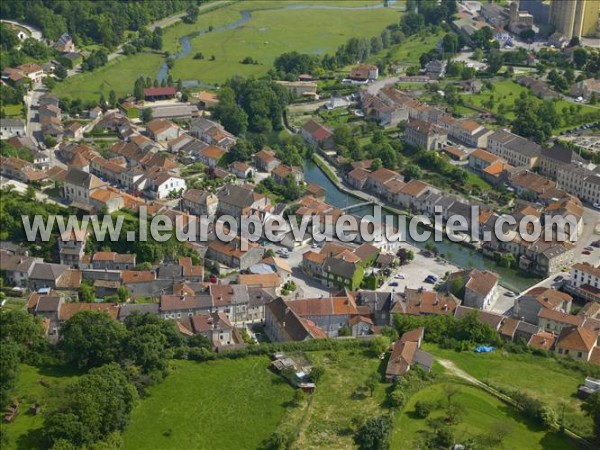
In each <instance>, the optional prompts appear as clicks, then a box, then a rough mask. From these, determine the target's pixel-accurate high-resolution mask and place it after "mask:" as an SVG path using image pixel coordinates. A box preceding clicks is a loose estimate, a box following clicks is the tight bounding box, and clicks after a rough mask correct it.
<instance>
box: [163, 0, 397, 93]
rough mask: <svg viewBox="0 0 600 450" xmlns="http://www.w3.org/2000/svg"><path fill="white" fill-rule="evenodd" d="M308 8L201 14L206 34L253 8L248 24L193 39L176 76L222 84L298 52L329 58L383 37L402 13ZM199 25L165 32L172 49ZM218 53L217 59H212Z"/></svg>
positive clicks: (256, 5) (236, 8) (289, 5)
mask: <svg viewBox="0 0 600 450" xmlns="http://www.w3.org/2000/svg"><path fill="white" fill-rule="evenodd" d="M294 3H297V4H296V5H294ZM321 3H323V2H321ZM337 3H338V2H336V7H350V8H351V7H352V6H350V5H351V4H352V5H353V6H356V5H358V6H365V5H369V4H373V2H365V1H361V2H342V3H347V4H346V5H338V4H337ZM303 4H306V2H243V3H240V4H236V5H232V6H229V7H226V8H221V9H219V10H217V11H214V12H211V13H207V14H205V15H202V16H201V17H200V19H199V21H198V22H199V24H200V30H204V31H205V30H207V29H208V27H209V26H213V27H214V28H215V29H216V28H217V27H219V26H221V25H223V24H225V23H232V22H235V21H236V20H238V19H239V18H240V12H241V11H242V10H251V14H252V16H251V18H250V19H249V20H248V22H246V23H245V24H244V25H243V26H241V27H239V28H235V29H228V30H222V31H217V30H215V31H213V32H211V33H208V34H203V35H200V36H197V37H194V38H192V39H191V46H192V50H191V51H190V52H189V53H188V54H187V55H186V56H185V57H183V58H181V59H179V60H177V61H176V62H175V66H174V68H173V69H172V74H173V77H174V78H176V79H177V78H181V79H184V80H187V79H197V80H200V81H202V82H205V83H222V82H223V81H225V80H226V79H227V78H229V77H231V76H232V75H234V74H239V75H244V76H251V75H256V76H260V75H264V74H265V73H266V72H267V71H268V70H269V69H270V68H271V67H272V64H273V61H274V60H275V58H276V57H277V56H279V55H280V54H282V53H285V52H290V51H298V52H301V53H309V54H316V55H324V54H326V53H329V52H333V51H335V49H336V48H337V47H339V46H340V45H341V44H343V43H345V42H346V41H347V40H348V39H349V38H350V37H359V38H360V37H366V38H370V37H372V36H375V35H378V34H379V33H381V31H382V30H383V29H384V28H385V26H387V25H390V24H392V23H397V22H398V21H399V19H400V14H401V13H400V11H398V10H396V9H391V8H380V9H374V10H352V9H341V10H338V9H301V8H302V5H303ZM311 4H312V3H311ZM318 4H319V2H317V3H316V6H318ZM330 4H331V3H330ZM294 7H297V8H298V9H293V8H294ZM266 8H268V9H266ZM283 8H286V9H283ZM195 25H196V27H192V26H187V25H185V24H181V25H179V24H178V25H175V26H173V27H172V28H168V29H166V30H165V43H166V46H167V50H169V51H171V52H175V51H177V50H178V49H179V44H178V38H179V37H181V36H184V35H186V34H190V33H193V32H194V31H196V30H195V29H194V28H196V29H197V28H198V24H195ZM198 52H201V53H202V54H203V55H204V59H203V60H198V59H194V56H195V54H196V53H198ZM213 55H214V57H215V59H214V60H213V61H211V57H212V56H213ZM246 57H251V58H253V59H254V60H256V61H257V62H258V64H242V63H241V61H242V60H243V59H244V58H246Z"/></svg>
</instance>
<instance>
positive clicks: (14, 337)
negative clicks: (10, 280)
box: [0, 196, 46, 359]
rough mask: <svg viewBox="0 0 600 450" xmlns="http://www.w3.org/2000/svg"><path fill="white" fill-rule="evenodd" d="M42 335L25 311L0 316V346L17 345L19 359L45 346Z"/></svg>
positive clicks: (38, 325)
mask: <svg viewBox="0 0 600 450" xmlns="http://www.w3.org/2000/svg"><path fill="white" fill-rule="evenodd" d="M3 197H5V196H3ZM4 201H6V200H5V199H4ZM44 334H45V333H44V328H43V326H42V324H41V320H40V319H39V318H38V317H35V316H33V315H31V314H28V313H26V312H25V311H3V312H2V313H1V314H0V346H2V347H3V346H4V345H5V344H9V343H13V344H16V345H18V346H19V353H20V355H21V359H23V358H26V357H27V355H28V354H29V353H30V352H33V351H38V350H39V349H40V347H42V346H43V345H45V343H46V340H45V337H44Z"/></svg>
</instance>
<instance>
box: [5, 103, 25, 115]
mask: <svg viewBox="0 0 600 450" xmlns="http://www.w3.org/2000/svg"><path fill="white" fill-rule="evenodd" d="M2 110H3V111H4V113H5V114H6V117H23V105H2Z"/></svg>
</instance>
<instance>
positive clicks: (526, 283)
mask: <svg viewBox="0 0 600 450" xmlns="http://www.w3.org/2000/svg"><path fill="white" fill-rule="evenodd" d="M304 179H305V181H306V182H307V183H315V184H318V185H319V186H321V187H323V188H324V189H325V201H326V202H327V203H329V204H330V205H333V206H335V207H337V208H344V207H346V206H349V205H355V204H357V203H362V202H363V200H361V199H358V198H356V197H354V196H352V195H350V194H347V193H346V192H343V191H340V190H339V189H338V188H337V186H336V185H335V184H333V183H332V182H331V180H330V179H329V178H327V176H326V175H325V173H324V172H323V171H322V170H321V169H320V168H319V167H318V166H317V165H316V164H315V163H313V162H312V161H311V160H307V161H306V163H305V164H304ZM351 214H356V215H359V216H366V215H372V214H373V207H372V206H366V207H362V208H359V209H354V210H352V211H351ZM406 241H407V242H409V243H411V244H412V245H415V246H416V247H419V248H424V247H425V243H421V242H415V241H413V240H412V239H410V236H407V237H406ZM435 245H436V246H437V248H438V251H439V253H440V254H443V255H444V257H445V259H446V260H448V261H450V262H451V263H452V264H454V265H456V266H459V267H464V268H477V269H482V270H485V269H487V270H491V271H493V272H496V273H497V274H499V275H500V280H501V284H502V285H503V286H505V287H506V288H508V289H511V290H513V291H515V292H523V291H525V290H527V289H528V288H529V287H531V286H533V285H534V284H536V283H538V282H539V281H540V280H541V279H540V278H533V277H528V276H524V275H522V274H521V273H519V272H517V271H515V270H512V269H507V268H505V267H501V266H499V265H498V264H496V262H495V261H493V260H492V259H490V258H486V257H484V256H483V254H481V253H479V252H477V251H476V250H473V249H471V248H469V247H466V246H464V245H461V244H458V243H455V242H451V241H449V240H448V239H444V240H443V241H442V242H436V243H435Z"/></svg>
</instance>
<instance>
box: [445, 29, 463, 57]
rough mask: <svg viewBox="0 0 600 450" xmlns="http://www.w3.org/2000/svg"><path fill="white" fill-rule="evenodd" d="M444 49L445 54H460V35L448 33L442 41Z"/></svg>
mask: <svg viewBox="0 0 600 450" xmlns="http://www.w3.org/2000/svg"><path fill="white" fill-rule="evenodd" d="M442 49H443V50H444V52H445V53H451V54H454V53H456V52H458V50H459V48H458V35H457V34H456V33H448V34H446V35H445V36H444V38H443V39H442Z"/></svg>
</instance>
